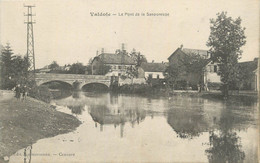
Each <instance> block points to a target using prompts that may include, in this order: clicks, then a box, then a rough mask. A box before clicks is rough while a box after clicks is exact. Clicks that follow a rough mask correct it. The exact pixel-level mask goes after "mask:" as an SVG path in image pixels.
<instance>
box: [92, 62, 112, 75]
mask: <svg viewBox="0 0 260 163" xmlns="http://www.w3.org/2000/svg"><path fill="white" fill-rule="evenodd" d="M95 69H96V70H97V71H96V74H97V75H106V74H107V73H108V72H109V70H110V66H108V65H105V64H103V63H100V64H98V65H96V67H95Z"/></svg>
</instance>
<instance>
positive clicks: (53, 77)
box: [35, 73, 111, 89]
mask: <svg viewBox="0 0 260 163" xmlns="http://www.w3.org/2000/svg"><path fill="white" fill-rule="evenodd" d="M35 81H36V84H37V85H41V84H44V83H48V82H52V81H60V82H65V83H68V84H70V85H71V86H73V84H74V83H75V84H76V83H78V84H79V85H78V88H79V89H81V88H82V87H83V86H84V85H87V84H91V83H99V84H104V85H106V86H107V87H110V82H111V81H110V77H109V76H103V75H80V74H52V73H47V74H40V73H36V74H35Z"/></svg>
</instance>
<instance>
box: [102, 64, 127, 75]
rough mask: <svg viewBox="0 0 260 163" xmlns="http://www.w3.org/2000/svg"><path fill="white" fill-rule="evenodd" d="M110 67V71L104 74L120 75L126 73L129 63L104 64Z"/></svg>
mask: <svg viewBox="0 0 260 163" xmlns="http://www.w3.org/2000/svg"><path fill="white" fill-rule="evenodd" d="M106 65H108V66H110V67H111V69H110V71H109V72H108V73H107V74H106V76H120V75H123V74H125V73H126V71H127V69H128V68H130V67H131V65H120V64H106Z"/></svg>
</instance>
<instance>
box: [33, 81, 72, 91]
mask: <svg viewBox="0 0 260 163" xmlns="http://www.w3.org/2000/svg"><path fill="white" fill-rule="evenodd" d="M52 83H58V84H62V85H65V86H66V87H67V88H69V89H72V88H73V85H72V83H69V82H66V81H61V80H48V81H42V82H39V83H38V85H39V86H40V85H51V84H52ZM51 87H55V84H53V85H51Z"/></svg>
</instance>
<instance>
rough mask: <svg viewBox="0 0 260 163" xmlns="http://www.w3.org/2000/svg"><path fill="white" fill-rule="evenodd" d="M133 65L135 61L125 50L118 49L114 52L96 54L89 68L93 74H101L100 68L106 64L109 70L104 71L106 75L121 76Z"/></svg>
mask: <svg viewBox="0 0 260 163" xmlns="http://www.w3.org/2000/svg"><path fill="white" fill-rule="evenodd" d="M134 65H135V61H134V60H133V59H132V58H131V57H130V56H129V55H127V54H126V52H125V51H119V52H117V53H115V54H113V53H101V54H100V55H98V56H96V57H95V58H94V59H93V61H92V63H91V69H92V74H93V75H101V74H100V71H101V70H100V69H103V68H104V67H105V66H107V67H108V69H109V71H108V72H105V75H106V76H121V75H123V74H125V73H126V72H127V70H128V69H130V68H131V67H132V66H134Z"/></svg>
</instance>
